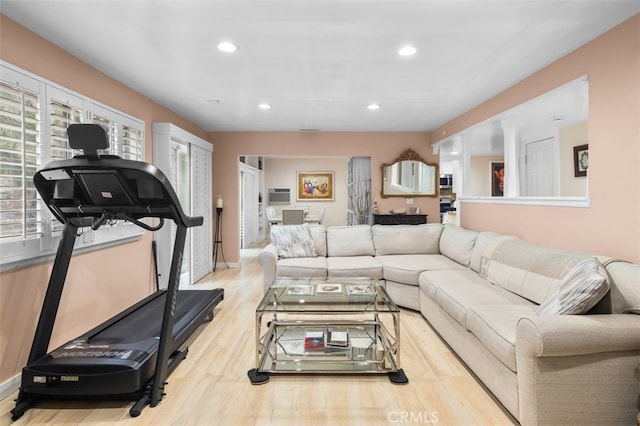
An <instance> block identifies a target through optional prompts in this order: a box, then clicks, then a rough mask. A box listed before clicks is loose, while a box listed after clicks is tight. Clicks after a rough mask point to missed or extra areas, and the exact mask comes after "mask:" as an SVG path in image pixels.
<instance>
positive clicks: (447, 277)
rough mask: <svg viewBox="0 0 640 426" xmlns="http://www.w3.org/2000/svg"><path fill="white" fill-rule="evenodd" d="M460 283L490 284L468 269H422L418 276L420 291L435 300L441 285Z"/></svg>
mask: <svg viewBox="0 0 640 426" xmlns="http://www.w3.org/2000/svg"><path fill="white" fill-rule="evenodd" d="M460 284H479V285H488V284H489V285H490V283H489V281H487V280H485V279H484V278H481V277H480V276H479V275H478V274H476V273H475V272H473V271H472V270H470V269H442V270H435V271H424V272H421V273H420V275H419V276H418V285H419V286H420V291H423V292H424V293H425V294H426V295H427V296H429V297H430V298H431V299H433V300H436V293H437V292H438V288H440V287H441V286H449V285H460Z"/></svg>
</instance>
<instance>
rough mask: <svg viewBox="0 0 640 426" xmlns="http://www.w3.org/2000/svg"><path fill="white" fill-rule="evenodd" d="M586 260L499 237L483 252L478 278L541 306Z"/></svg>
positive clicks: (574, 254) (563, 251)
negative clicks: (563, 279) (569, 273)
mask: <svg viewBox="0 0 640 426" xmlns="http://www.w3.org/2000/svg"><path fill="white" fill-rule="evenodd" d="M496 241H497V242H496ZM587 257H589V255H587V254H584V253H578V252H572V251H567V250H560V249H554V248H550V247H542V246H537V245H534V244H531V243H528V242H526V241H523V240H520V239H518V238H504V239H503V238H500V237H498V238H497V239H494V240H492V242H490V243H489V245H488V246H487V248H486V249H485V252H484V254H483V258H482V260H481V269H480V275H481V276H483V277H485V278H486V279H487V280H488V281H489V282H491V283H493V284H495V285H498V286H500V287H502V288H504V289H506V290H509V291H511V292H512V293H516V294H518V295H520V296H522V297H524V298H526V299H529V300H531V301H533V302H535V303H538V304H540V303H542V302H543V301H544V300H545V299H546V297H547V295H548V294H549V293H550V291H551V290H552V289H554V288H555V286H556V285H558V284H559V283H560V281H561V280H562V278H563V277H564V276H565V275H566V274H567V273H568V272H569V271H570V270H571V269H572V268H573V267H574V266H575V265H576V264H577V263H578V262H580V261H581V260H584V259H586V258H587Z"/></svg>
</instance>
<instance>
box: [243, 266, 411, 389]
mask: <svg viewBox="0 0 640 426" xmlns="http://www.w3.org/2000/svg"><path fill="white" fill-rule="evenodd" d="M255 340H256V353H255V368H253V369H251V370H249V372H248V375H249V379H250V380H251V383H253V384H262V383H266V382H267V381H268V380H269V377H270V375H271V374H278V373H283V374H287V373H288V374H295V373H298V374H313V373H328V374H387V375H388V377H389V379H390V380H391V382H392V383H395V384H405V383H408V379H407V377H406V375H405V373H404V371H403V370H402V369H401V368H400V310H399V309H398V307H397V306H396V304H395V303H394V302H393V301H392V300H391V298H390V297H389V295H388V294H387V292H386V291H385V289H384V287H383V286H382V285H380V282H379V281H378V280H376V279H371V278H336V279H319V278H318V279H313V278H276V280H275V281H274V283H273V284H272V286H271V287H270V288H269V289H268V290H267V292H266V293H265V295H264V297H263V298H262V300H261V301H260V304H259V305H258V307H257V309H256V324H255Z"/></svg>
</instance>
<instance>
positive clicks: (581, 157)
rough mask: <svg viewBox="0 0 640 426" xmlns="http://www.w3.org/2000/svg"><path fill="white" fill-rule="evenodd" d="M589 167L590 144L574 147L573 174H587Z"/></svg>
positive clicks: (577, 175) (578, 175) (579, 175)
mask: <svg viewBox="0 0 640 426" xmlns="http://www.w3.org/2000/svg"><path fill="white" fill-rule="evenodd" d="M588 168H589V145H588V144H587V145H579V146H574V147H573V175H574V176H575V177H582V176H586V175H587V169H588Z"/></svg>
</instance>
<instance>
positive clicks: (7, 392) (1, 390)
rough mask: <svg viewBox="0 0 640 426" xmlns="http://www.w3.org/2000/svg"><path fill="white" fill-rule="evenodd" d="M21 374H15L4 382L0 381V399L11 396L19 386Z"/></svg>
mask: <svg viewBox="0 0 640 426" xmlns="http://www.w3.org/2000/svg"><path fill="white" fill-rule="evenodd" d="M20 377H21V374H16V375H15V376H13V377H12V378H10V379H9V380H7V381H6V382H4V383H0V401H2V400H4V399H5V398H7V397H9V396H11V395H12V394H13V393H14V392H15V391H17V390H18V389H19V388H20Z"/></svg>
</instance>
